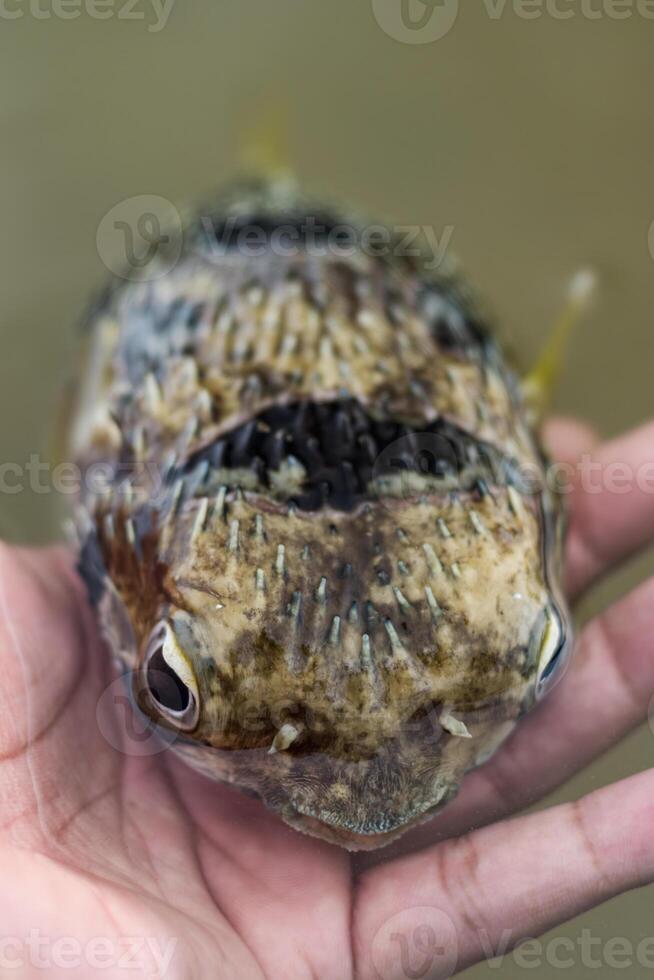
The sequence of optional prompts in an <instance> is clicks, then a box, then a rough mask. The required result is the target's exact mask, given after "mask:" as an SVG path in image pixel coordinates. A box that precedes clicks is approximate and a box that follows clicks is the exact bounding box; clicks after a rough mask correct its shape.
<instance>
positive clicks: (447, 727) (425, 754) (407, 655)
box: [70, 181, 571, 850]
mask: <svg viewBox="0 0 654 980" xmlns="http://www.w3.org/2000/svg"><path fill="white" fill-rule="evenodd" d="M344 229H345V231H346V233H344ZM364 231H365V225H363V224H360V223H359V224H358V223H357V221H353V219H352V218H351V216H350V215H349V214H342V213H341V212H340V211H339V210H338V208H334V207H332V206H325V205H324V204H321V203H318V204H316V202H314V201H312V200H311V199H309V198H305V197H304V196H303V195H302V194H300V193H299V192H297V191H296V190H294V189H293V188H292V187H291V186H290V185H289V184H287V183H284V182H283V181H277V182H275V181H252V182H245V183H240V184H238V185H234V186H230V187H229V188H228V189H227V190H226V191H225V192H223V194H222V195H221V196H219V197H218V198H217V199H215V200H214V201H213V202H212V204H211V207H209V208H205V209H203V210H202V212H201V213H200V212H198V213H197V214H196V215H192V216H191V217H190V218H189V220H187V221H186V223H185V226H184V230H183V235H182V238H181V241H179V242H177V243H176V247H177V249H178V252H179V254H178V255H177V254H176V256H175V258H176V261H170V256H168V255H167V254H166V246H165V245H164V244H162V246H161V249H159V250H157V252H156V254H155V255H153V256H152V257H151V261H150V262H149V263H148V264H146V266H145V267H144V268H143V269H142V270H141V272H140V274H139V275H138V277H134V276H131V277H130V278H129V279H119V278H117V279H116V280H115V281H114V282H113V283H112V284H111V285H110V287H109V288H108V289H107V290H106V292H105V294H104V295H103V296H102V298H101V299H100V301H99V302H98V303H97V304H96V305H95V307H94V308H93V310H92V312H91V313H90V315H89V318H88V321H89V322H88V329H87V333H86V341H85V345H84V346H85V353H84V356H83V358H82V361H83V365H82V368H81V370H80V374H79V379H78V383H77V395H76V408H75V412H74V418H73V424H72V426H71V430H70V451H71V452H72V454H73V458H74V459H75V460H76V461H77V462H78V464H79V466H80V467H81V470H82V473H83V480H82V486H83V491H82V494H81V499H80V501H79V505H78V520H77V525H78V528H79V536H80V547H81V553H80V561H79V567H80V570H81V573H82V575H83V577H84V579H85V581H86V584H87V587H88V592H89V596H90V599H91V601H92V603H93V605H94V606H95V609H96V610H97V615H98V619H99V622H100V625H101V628H102V632H103V635H104V637H105V639H106V641H107V643H108V645H109V647H110V649H111V651H112V652H113V654H114V656H115V658H116V660H117V662H118V664H119V665H120V669H121V671H122V672H123V673H124V674H125V676H126V679H127V681H128V684H129V687H130V690H131V694H132V699H133V702H134V705H135V706H136V708H137V710H139V711H140V712H142V713H144V714H145V715H146V716H147V717H148V719H150V720H151V722H152V723H153V724H154V725H155V726H157V727H158V729H159V730H160V731H161V732H162V733H163V734H164V735H165V739H166V741H168V742H170V743H171V745H172V747H173V749H174V750H176V751H178V752H179V753H180V754H181V755H182V756H183V757H185V758H186V759H187V760H188V762H189V763H190V764H191V765H193V766H195V767H196V768H198V769H199V770H200V771H202V772H203V773H205V774H207V775H209V776H211V777H214V778H215V779H218V780H222V781H224V782H226V783H230V784H233V785H234V786H235V787H238V788H240V789H241V790H243V791H244V792H247V793H249V794H251V795H255V796H257V797H259V798H260V799H261V800H262V801H263V803H265V805H266V806H267V807H269V808H270V809H271V810H272V811H274V812H275V813H276V814H278V815H279V816H280V817H281V818H282V819H283V820H284V821H286V822H287V823H288V824H290V825H291V826H292V827H294V828H297V829H298V830H300V831H303V832H305V833H308V834H312V835H315V836H317V837H320V838H322V839H324V840H327V841H330V842H333V843H336V844H338V845H341V846H343V847H346V848H349V849H352V850H356V849H366V848H367V849H370V848H375V847H379V846H381V845H383V844H386V843H387V842H389V841H391V840H392V839H394V838H396V837H398V836H399V835H400V834H402V833H403V832H404V831H406V830H407V829H408V828H410V827H412V826H414V825H416V824H417V823H419V822H421V821H424V820H426V819H427V818H430V817H433V816H434V815H435V814H438V813H439V811H441V810H442V809H443V808H444V807H445V806H446V805H447V803H448V802H449V801H450V800H451V799H452V798H453V797H454V796H455V794H456V792H457V790H458V788H459V786H460V784H461V781H462V779H463V777H464V775H465V774H466V772H468V771H469V770H471V769H473V768H474V767H476V766H478V765H480V764H482V763H484V762H485V761H486V760H487V759H489V758H490V756H491V755H492V754H493V753H494V752H495V750H496V749H497V748H498V747H499V746H500V745H501V743H502V742H503V741H504V739H506V737H507V736H508V735H509V733H510V732H511V730H512V729H513V728H514V726H515V724H516V722H517V721H518V719H519V718H520V717H521V716H522V715H524V714H525V712H527V711H529V710H530V709H531V708H532V707H533V706H534V705H535V704H536V703H537V702H538V701H539V700H540V699H541V698H542V697H543V696H544V695H545V694H546V692H547V691H548V689H549V688H550V687H551V685H552V684H553V683H554V681H555V679H556V677H557V676H558V675H559V674H560V673H561V671H562V668H563V665H564V664H565V662H566V659H567V658H568V655H569V652H570V649H571V629H570V622H569V615H568V612H567V610H566V607H565V604H564V601H563V599H562V597H561V591H560V589H559V584H558V580H559V575H560V562H561V550H562V548H561V543H562V534H563V523H564V517H563V511H562V508H561V506H560V502H559V500H558V495H557V494H556V493H555V492H554V491H553V489H552V487H551V486H550V485H549V481H548V480H547V479H546V466H547V463H546V459H545V457H544V455H543V452H542V450H541V449H540V447H539V445H538V442H537V439H536V436H535V434H534V432H533V431H532V427H531V425H530V420H529V413H528V410H527V404H526V401H525V398H524V396H523V392H522V390H521V387H520V385H519V384H518V382H517V380H516V378H515V377H514V375H513V373H512V372H511V371H510V369H509V368H508V367H507V365H506V363H505V361H504V359H503V357H502V355H501V353H500V351H499V349H498V346H497V344H496V342H495V341H494V340H493V338H492V336H491V334H490V332H489V330H488V329H487V328H486V326H485V325H484V323H483V321H482V319H481V318H480V316H479V314H478V313H477V312H476V307H475V305H474V303H473V302H472V300H471V299H470V297H469V295H468V290H467V288H465V287H464V286H463V285H462V284H461V282H459V281H457V279H456V278H455V277H452V276H450V275H448V274H444V273H439V274H436V273H434V272H432V271H430V264H431V263H430V262H429V261H428V260H427V257H425V256H424V255H420V254H414V250H412V249H403V248H402V247H401V245H402V243H401V242H400V239H399V237H398V235H397V234H396V233H395V232H393V231H392V230H389V231H388V235H387V237H386V238H385V239H384V243H385V247H380V241H379V240H377V242H376V247H375V248H372V247H370V241H368V242H367V243H366V238H365V235H364ZM169 244H170V243H169ZM382 244H383V243H382ZM407 252H409V253H411V254H407Z"/></svg>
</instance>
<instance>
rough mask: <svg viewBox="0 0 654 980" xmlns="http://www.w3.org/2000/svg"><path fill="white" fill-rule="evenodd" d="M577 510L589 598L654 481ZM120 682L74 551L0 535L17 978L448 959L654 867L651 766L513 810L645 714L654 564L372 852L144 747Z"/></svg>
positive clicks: (356, 968) (7, 930) (575, 436)
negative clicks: (495, 733)
mask: <svg viewBox="0 0 654 980" xmlns="http://www.w3.org/2000/svg"><path fill="white" fill-rule="evenodd" d="M550 435H551V440H554V442H555V445H556V448H557V452H558V454H559V456H560V457H562V458H565V459H572V458H574V456H575V455H576V454H577V453H580V452H581V451H585V450H587V449H589V448H590V446H591V444H592V441H593V440H592V435H591V434H590V433H588V431H587V430H586V429H585V428H584V427H582V426H580V425H577V424H573V423H558V424H557V425H555V426H552V428H551V430H550ZM653 449H654V424H652V425H649V426H647V427H644V428H643V429H641V430H639V431H637V432H635V433H632V434H630V435H628V436H625V437H623V438H622V439H620V440H616V441H615V442H614V443H611V444H608V445H606V446H604V447H601V448H599V449H597V450H595V457H596V459H597V461H598V462H600V463H603V464H608V463H610V462H611V461H619V462H620V463H621V464H624V465H626V466H628V467H630V469H631V472H632V473H635V472H636V471H638V469H639V467H641V468H642V466H643V465H644V464H645V463H647V461H648V460H649V459H651V457H652V450H653ZM651 489H654V488H651ZM571 505H572V507H571V510H572V526H571V533H570V536H569V540H568V571H567V584H568V589H569V592H570V594H571V596H572V597H573V598H575V597H577V596H579V595H580V594H581V593H582V592H583V591H584V589H586V588H587V587H588V586H589V584H590V583H591V582H592V581H594V580H595V579H596V578H597V576H599V575H600V574H602V573H603V572H605V571H606V570H607V569H608V568H610V567H611V566H612V565H614V564H615V563H616V562H618V561H619V560H620V559H622V558H624V557H626V556H627V555H629V554H630V553H632V552H633V551H635V550H636V549H637V548H639V547H640V546H641V545H643V544H645V543H647V542H648V540H649V539H651V537H652V536H654V494H653V493H651V492H650V493H648V492H647V489H646V488H643V487H642V485H641V486H638V485H637V484H636V483H634V484H633V486H632V487H631V489H630V490H629V492H628V493H624V492H621V493H611V492H610V491H609V490H607V489H606V488H604V489H603V490H602V491H601V492H598V493H596V494H587V493H583V492H582V491H581V490H580V489H578V490H577V491H575V493H574V494H573V497H572V500H571ZM112 682H113V683H115V682H114V680H113V674H112V670H111V666H110V661H109V658H108V656H107V655H106V651H104V650H102V649H101V644H100V641H99V639H98V637H97V633H96V629H95V625H94V622H93V617H92V615H91V612H90V611H89V610H88V609H87V607H86V603H85V600H84V595H83V589H82V586H81V584H80V583H79V582H78V580H77V578H76V575H75V572H74V560H73V558H72V557H71V556H70V555H69V554H67V553H66V552H64V551H63V550H61V549H52V550H47V551H27V550H18V549H12V548H9V547H7V546H2V547H1V548H0V709H1V710H0V868H1V869H2V873H3V886H4V887H3V889H2V898H1V899H0V919H1V921H2V938H1V939H0V975H4V972H5V971H7V974H8V975H12V976H17V977H21V978H22V977H29V976H32V975H33V976H43V975H44V970H45V971H46V975H48V976H55V977H56V976H59V975H60V976H62V977H72V976H76V975H78V976H80V977H85V978H88V977H89V976H92V975H95V973H96V971H97V973H98V976H103V977H105V978H107V980H109V978H113V977H122V976H125V975H127V976H135V975H136V976H151V977H158V976H166V977H171V978H187V977H188V978H191V977H193V978H204V977H207V978H212V980H223V978H225V980H250V978H253V980H254V978H259V977H266V978H271V980H303V978H305V977H306V978H313V980H348V978H354V977H356V978H358V980H373V978H381V980H406V978H408V977H420V978H427V977H429V978H437V977H446V976H451V975H452V974H453V973H454V972H456V971H457V970H458V969H462V968H464V967H465V966H467V965H469V964H470V963H472V962H475V961H476V960H479V959H482V958H484V956H488V955H490V954H491V952H493V951H495V950H497V949H498V948H500V946H501V948H502V949H503V950H506V948H507V947H508V946H510V945H513V944H515V943H516V942H518V941H519V940H520V939H521V938H522V937H524V936H526V935H534V934H536V933H538V932H539V931H544V930H545V929H547V928H549V927H551V926H552V925H554V924H556V923H557V922H559V921H562V920H564V919H567V918H570V917H571V916H573V915H574V914H576V913H577V912H579V911H581V910H583V909H585V908H588V907H589V906H591V905H593V904H595V903H597V902H600V901H603V900H604V899H606V898H608V897H610V896H611V895H613V894H615V893H617V892H620V891H623V890H625V889H627V888H630V887H634V886H637V885H640V884H643V883H644V882H646V881H648V880H650V879H651V878H652V877H654V846H653V845H652V843H651V825H652V816H653V815H654V792H653V791H654V776H653V775H652V774H648V773H644V774H641V775H639V776H636V777H633V778H631V779H629V780H626V781H624V782H623V783H621V784H618V785H616V786H612V787H608V788H606V789H602V790H600V791H598V792H596V793H593V794H592V795H591V796H589V797H586V798H584V799H583V800H581V801H579V802H577V803H575V804H570V805H565V806H560V807H556V808H553V809H551V810H547V811H544V812H541V813H538V814H532V815H528V816H522V817H514V818H512V819H510V820H507V819H505V818H506V817H507V816H508V815H509V814H511V813H514V812H516V811H518V810H521V809H524V808H525V807H526V806H527V805H528V804H531V803H533V802H534V800H535V799H537V798H539V797H541V796H543V795H545V794H546V793H547V792H548V791H550V790H551V789H552V788H554V787H555V786H556V785H558V784H559V783H561V782H562V781H563V780H565V779H566V778H568V777H569V776H570V775H572V773H574V772H575V771H576V770H578V769H579V768H580V767H582V766H583V765H585V764H586V763H588V762H589V761H590V760H591V759H592V758H594V757H595V756H596V755H597V754H599V753H600V752H602V751H603V750H605V749H606V748H608V746H609V745H611V744H612V743H613V742H614V741H615V740H616V739H618V738H620V737H621V736H622V735H624V734H625V733H626V732H628V731H629V730H630V729H631V728H633V727H634V726H635V725H637V724H639V723H640V722H642V721H643V720H644V719H645V718H646V716H647V709H648V705H649V700H650V697H651V694H652V693H653V692H654V581H650V582H647V583H645V584H644V585H642V586H640V587H639V588H638V589H637V590H636V591H635V592H634V593H632V594H631V595H629V596H627V597H626V598H624V599H622V600H621V601H620V602H618V603H617V604H616V605H614V606H613V607H612V608H611V609H609V610H608V611H607V612H605V613H604V614H603V615H602V616H600V617H598V618H597V619H596V620H594V621H593V622H592V623H591V624H590V625H589V626H588V627H587V628H586V629H585V631H584V633H583V635H582V637H581V640H580V643H579V647H578V651H577V654H576V656H575V659H574V662H573V665H572V667H571V668H570V670H569V671H568V673H567V675H566V676H565V678H564V679H563V681H562V682H561V683H560V684H559V685H558V687H557V688H556V689H555V690H554V692H553V693H552V695H551V696H550V697H549V698H548V699H547V701H546V702H545V703H544V704H543V705H542V706H541V707H540V708H539V709H538V710H537V711H535V712H534V713H533V714H532V715H531V716H530V717H529V718H527V719H525V721H524V722H523V723H521V725H520V726H519V728H518V729H517V731H516V732H515V734H514V735H513V736H512V737H511V738H510V739H509V741H508V742H507V743H506V744H505V746H504V747H503V748H502V749H501V750H500V752H499V753H498V754H497V756H495V758H494V759H493V760H491V762H490V763H488V764H487V765H486V766H484V767H482V768H481V769H479V770H477V771H476V772H474V773H471V774H470V775H469V776H468V777H467V778H466V781H465V783H464V787H463V789H462V791H461V793H460V795H459V797H458V798H457V800H455V801H454V802H453V803H452V804H451V805H450V806H448V807H447V808H446V810H445V811H444V812H443V814H442V815H440V816H438V817H437V818H435V819H434V820H432V821H431V822H429V823H427V824H425V825H424V826H422V827H420V828H418V829H416V830H414V831H413V832H411V833H409V834H408V835H406V836H405V837H404V838H403V839H402V840H400V841H399V842H398V843H397V844H395V845H393V846H391V847H390V848H387V849H385V850H382V851H380V852H375V853H374V854H368V855H361V856H354V857H353V856H351V855H349V854H347V853H346V852H345V851H342V850H340V849H339V848H336V847H333V846H331V845H328V844H325V843H322V842H320V841H317V840H314V839H312V838H309V837H305V836H303V835H301V834H299V833H297V832H295V831H293V830H290V829H289V828H287V827H286V826H285V825H284V824H282V823H281V821H280V820H279V819H278V818H277V817H275V816H273V815H271V814H270V813H268V812H267V811H266V810H265V809H264V808H263V806H262V804H260V803H259V802H258V801H256V800H254V799H250V798H248V797H246V796H243V795H241V794H239V793H237V792H236V791H234V790H232V789H230V788H228V787H225V786H220V785H218V784H214V783H211V782H209V781H207V780H205V779H204V778H203V777H202V776H200V775H197V774H196V773H194V772H192V771H191V770H189V769H187V768H186V767H185V765H184V764H183V763H182V762H180V761H179V760H177V759H176V758H175V757H174V755H173V754H172V753H171V752H169V751H157V752H150V753H149V752H148V751H146V750H144V748H143V746H142V745H141V746H140V748H139V747H138V746H139V743H138V741H136V742H135V741H134V740H133V738H132V739H131V741H130V738H131V737H130V734H129V726H128V725H126V720H127V719H126V714H125V706H124V704H123V703H122V699H121V698H117V697H116V698H113V699H109V700H108V699H107V696H106V692H107V690H108V689H109V690H113V688H112ZM99 704H100V706H101V711H100V712H99V711H98V705H99ZM108 704H109V708H107V705H108ZM100 716H101V718H100ZM99 718H100V724H99V721H98V719H99ZM617 814H619V819H617V818H616V815H617ZM135 966H137V969H136V972H135ZM128 967H131V972H129V971H128ZM9 971H12V972H11V973H10V972H9ZM126 971H128V972H126Z"/></svg>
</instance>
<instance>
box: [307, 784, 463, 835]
mask: <svg viewBox="0 0 654 980" xmlns="http://www.w3.org/2000/svg"><path fill="white" fill-rule="evenodd" d="M456 789H457V787H456V786H449V787H448V788H447V790H446V791H445V793H444V794H443V795H442V797H441V798H440V800H439V801H438V802H437V803H434V802H433V801H430V800H425V801H424V803H423V804H421V805H419V806H415V807H413V808H412V809H411V810H409V811H405V812H404V813H399V812H396V813H394V814H392V815H388V814H387V815H385V817H384V819H383V820H381V821H378V822H377V823H376V824H375V825H374V826H372V825H371V823H370V822H364V821H362V820H353V819H351V818H349V817H348V815H347V814H342V815H341V814H329V815H327V814H326V813H325V811H322V812H321V811H320V810H318V809H314V808H312V807H310V806H307V805H306V804H304V805H303V804H302V803H301V802H298V801H295V800H293V799H291V805H292V807H293V813H294V814H296V815H298V816H300V817H301V818H304V819H307V820H311V821H315V823H316V824H317V825H318V826H320V827H322V828H328V829H329V830H330V831H335V832H337V833H346V834H351V835H353V836H355V837H357V838H361V839H362V840H365V839H370V838H373V837H384V836H386V835H397V833H398V832H402V831H403V830H408V829H410V828H411V826H412V825H415V823H416V822H420V820H421V819H423V820H424V819H427V818H429V817H432V816H436V814H437V813H438V812H440V810H442V809H443V807H444V806H445V805H446V804H447V803H448V802H449V800H451V799H452V796H453V795H454V794H455V793H456Z"/></svg>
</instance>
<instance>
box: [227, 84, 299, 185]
mask: <svg viewBox="0 0 654 980" xmlns="http://www.w3.org/2000/svg"><path fill="white" fill-rule="evenodd" d="M290 129H291V125H290V113H289V103H288V100H287V99H285V98H282V97H279V96H277V97H274V98H271V99H270V100H269V101H268V103H267V104H266V105H265V106H260V107H259V109H258V110H257V112H256V113H255V115H254V118H253V119H251V120H249V121H247V122H246V123H245V125H244V126H243V127H242V128H241V131H240V134H239V141H238V142H239V154H238V156H239V164H240V167H241V169H242V170H244V171H245V172H246V173H252V174H254V175H255V176H258V177H265V178H266V179H269V180H275V181H277V180H279V181H284V180H289V181H291V180H293V178H294V172H293V167H292V165H291V162H290V157H291V154H290V150H289V145H290Z"/></svg>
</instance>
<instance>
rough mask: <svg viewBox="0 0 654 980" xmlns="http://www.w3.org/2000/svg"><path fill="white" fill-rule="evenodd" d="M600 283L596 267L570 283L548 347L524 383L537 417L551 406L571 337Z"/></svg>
mask: <svg viewBox="0 0 654 980" xmlns="http://www.w3.org/2000/svg"><path fill="white" fill-rule="evenodd" d="M596 286H597V276H596V274H595V272H594V270H593V269H580V270H579V272H577V273H576V274H575V275H574V276H573V277H572V280H571V282H570V287H569V290H568V299H567V302H566V304H565V306H564V308H563V310H562V311H561V314H560V315H559V318H558V319H557V320H556V322H555V323H554V326H553V327H552V329H551V332H550V335H549V337H548V339H547V342H546V344H545V347H544V348H543V351H542V353H541V355H540V358H539V359H538V362H537V364H536V365H535V367H534V369H533V370H532V371H531V372H530V373H529V374H528V375H527V377H526V378H525V379H524V381H523V383H522V390H523V393H524V396H525V399H526V401H527V404H528V405H529V406H530V407H531V410H532V412H533V413H534V415H536V416H541V415H542V414H543V413H544V411H545V410H546V408H547V406H548V402H549V400H550V398H551V396H552V392H553V391H554V388H555V387H556V384H557V382H558V380H559V377H560V375H561V371H562V368H563V363H564V361H565V355H566V352H567V349H568V346H569V343H570V337H571V336H572V333H573V331H574V330H575V328H576V326H577V324H578V323H579V321H580V320H581V318H582V316H583V315H584V313H585V312H586V310H587V308H588V305H589V303H590V300H591V298H592V296H593V293H594V292H595V289H596Z"/></svg>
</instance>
